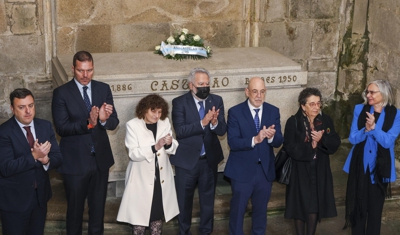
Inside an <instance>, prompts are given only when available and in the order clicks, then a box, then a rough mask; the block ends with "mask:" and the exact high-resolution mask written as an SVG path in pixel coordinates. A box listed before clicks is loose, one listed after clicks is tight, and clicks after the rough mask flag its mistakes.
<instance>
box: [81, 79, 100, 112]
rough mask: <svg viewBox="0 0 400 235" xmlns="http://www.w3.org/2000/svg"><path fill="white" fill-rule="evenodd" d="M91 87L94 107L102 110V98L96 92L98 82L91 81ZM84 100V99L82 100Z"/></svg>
mask: <svg viewBox="0 0 400 235" xmlns="http://www.w3.org/2000/svg"><path fill="white" fill-rule="evenodd" d="M91 83H92V84H91V86H92V106H93V105H96V106H97V107H99V108H100V106H101V105H102V103H101V100H100V99H99V98H100V96H98V93H97V92H96V91H97V90H98V89H97V85H98V84H97V83H96V81H93V80H92V81H91ZM82 100H83V99H82Z"/></svg>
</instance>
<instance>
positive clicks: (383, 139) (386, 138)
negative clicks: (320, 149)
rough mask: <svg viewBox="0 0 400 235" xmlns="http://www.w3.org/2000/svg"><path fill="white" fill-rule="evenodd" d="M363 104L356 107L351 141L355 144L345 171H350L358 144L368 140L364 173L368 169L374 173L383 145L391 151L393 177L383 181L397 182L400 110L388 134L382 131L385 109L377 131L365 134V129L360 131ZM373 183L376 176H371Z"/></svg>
mask: <svg viewBox="0 0 400 235" xmlns="http://www.w3.org/2000/svg"><path fill="white" fill-rule="evenodd" d="M363 108H364V105H363V104H357V105H356V106H355V107H354V117H353V121H352V123H351V129H350V136H349V141H350V143H351V144H353V147H352V148H351V150H350V153H349V155H348V157H347V160H346V162H345V164H344V167H343V170H344V171H345V172H346V173H349V171H350V162H351V158H352V156H353V150H354V147H355V145H356V144H359V143H361V142H363V141H364V140H367V141H366V143H365V147H364V158H363V161H364V162H363V163H364V173H365V172H366V171H367V167H369V170H370V172H372V171H374V169H375V163H376V153H377V151H378V147H377V146H378V145H377V143H379V144H380V145H382V147H384V148H387V149H389V151H390V159H391V168H392V169H391V176H390V179H386V178H384V179H383V182H394V181H396V167H395V157H394V156H395V153H394V145H395V143H396V139H397V137H398V136H399V133H400V110H399V109H398V110H397V114H396V117H395V119H394V122H393V126H392V128H390V130H389V131H388V132H384V131H383V130H382V126H383V122H384V120H385V115H386V114H385V109H382V112H381V115H380V116H379V119H378V121H377V122H376V124H375V129H374V130H372V131H369V132H365V127H364V128H362V129H361V130H358V117H359V116H360V113H361V111H362V110H363ZM373 111H374V109H373V107H371V110H370V113H373ZM370 177H371V182H372V183H373V184H375V175H374V174H371V175H370Z"/></svg>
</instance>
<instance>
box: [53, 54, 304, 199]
mask: <svg viewBox="0 0 400 235" xmlns="http://www.w3.org/2000/svg"><path fill="white" fill-rule="evenodd" d="M72 57H73V55H65V56H59V57H56V58H53V79H54V80H53V83H54V85H55V87H57V86H60V85H62V84H64V83H66V82H67V81H68V80H70V79H72V77H73V73H72V69H71V66H72ZM93 57H94V68H95V75H94V78H93V79H96V80H99V81H102V82H105V83H107V84H109V85H110V88H111V91H112V92H113V96H114V104H115V109H116V111H117V113H118V117H119V120H120V125H119V127H118V128H117V129H116V130H114V131H110V132H109V137H110V141H111V146H112V149H113V153H114V158H115V165H114V166H113V167H112V168H111V169H110V178H109V181H110V182H115V185H116V195H117V196H120V195H122V192H123V191H122V190H123V185H124V178H125V169H126V166H127V164H128V161H129V158H128V156H127V151H126V148H125V141H124V140H125V123H126V122H127V121H129V120H130V119H132V118H134V117H135V115H134V113H135V108H136V104H137V103H138V101H139V100H140V99H141V98H142V97H144V96H146V95H147V94H151V93H158V94H160V95H161V96H162V97H164V98H165V99H166V100H167V101H168V103H169V104H170V110H169V111H170V112H171V108H172V107H171V101H172V99H173V98H175V97H177V96H179V95H182V94H183V93H185V92H188V89H189V84H188V82H187V79H186V78H187V76H188V74H189V72H190V70H191V69H193V68H195V67H202V68H205V69H207V70H209V71H210V73H211V78H210V86H211V92H212V93H214V94H218V95H220V96H222V98H223V100H224V105H225V115H226V114H227V112H228V109H229V108H230V107H232V106H234V105H236V104H238V103H240V102H243V101H244V100H246V97H245V93H244V88H245V87H246V86H247V83H248V80H249V78H251V77H255V76H258V77H262V78H263V79H264V80H265V84H266V86H267V94H266V98H265V101H266V102H269V103H271V104H273V105H275V106H277V107H278V108H280V112H281V125H282V129H283V128H284V126H285V123H286V120H287V118H288V117H289V116H290V115H292V114H294V113H295V112H296V111H297V108H298V104H297V96H298V94H299V92H300V91H301V90H302V89H303V87H304V86H305V85H306V84H307V72H306V71H302V70H301V66H300V65H299V64H297V63H295V62H293V61H292V60H290V59H288V58H286V57H284V56H283V55H281V54H279V53H277V52H274V51H273V50H271V49H269V48H265V47H257V48H254V47H253V48H225V49H214V51H213V56H212V57H211V58H210V59H206V60H184V61H175V60H166V59H164V58H163V57H162V56H159V55H156V54H153V53H152V52H135V53H104V54H101V53H99V54H93ZM225 117H226V118H227V116H225ZM282 131H283V130H282ZM221 143H222V146H223V149H224V155H225V160H224V161H223V162H221V164H220V167H219V170H220V171H223V170H224V167H225V163H226V160H227V157H228V154H229V147H228V145H227V141H226V135H225V136H223V137H221ZM119 186H121V187H119Z"/></svg>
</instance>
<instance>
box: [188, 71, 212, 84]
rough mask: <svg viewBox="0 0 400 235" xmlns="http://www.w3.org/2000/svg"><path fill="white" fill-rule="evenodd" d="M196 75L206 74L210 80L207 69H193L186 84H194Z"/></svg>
mask: <svg viewBox="0 0 400 235" xmlns="http://www.w3.org/2000/svg"><path fill="white" fill-rule="evenodd" d="M196 73H205V74H207V76H208V78H209V79H210V78H211V76H210V72H208V70H207V69H203V68H194V69H192V71H190V73H189V76H188V82H191V83H194V80H195V76H196Z"/></svg>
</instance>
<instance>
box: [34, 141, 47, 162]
mask: <svg viewBox="0 0 400 235" xmlns="http://www.w3.org/2000/svg"><path fill="white" fill-rule="evenodd" d="M50 149H51V143H50V142H49V141H46V142H44V143H42V144H39V142H38V139H36V140H35V143H34V144H33V148H32V149H31V152H32V155H33V158H34V159H35V160H38V161H40V162H42V160H43V159H42V158H44V157H46V158H47V155H48V154H49V152H50ZM44 160H46V159H44ZM46 161H47V160H46ZM46 161H44V162H46Z"/></svg>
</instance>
